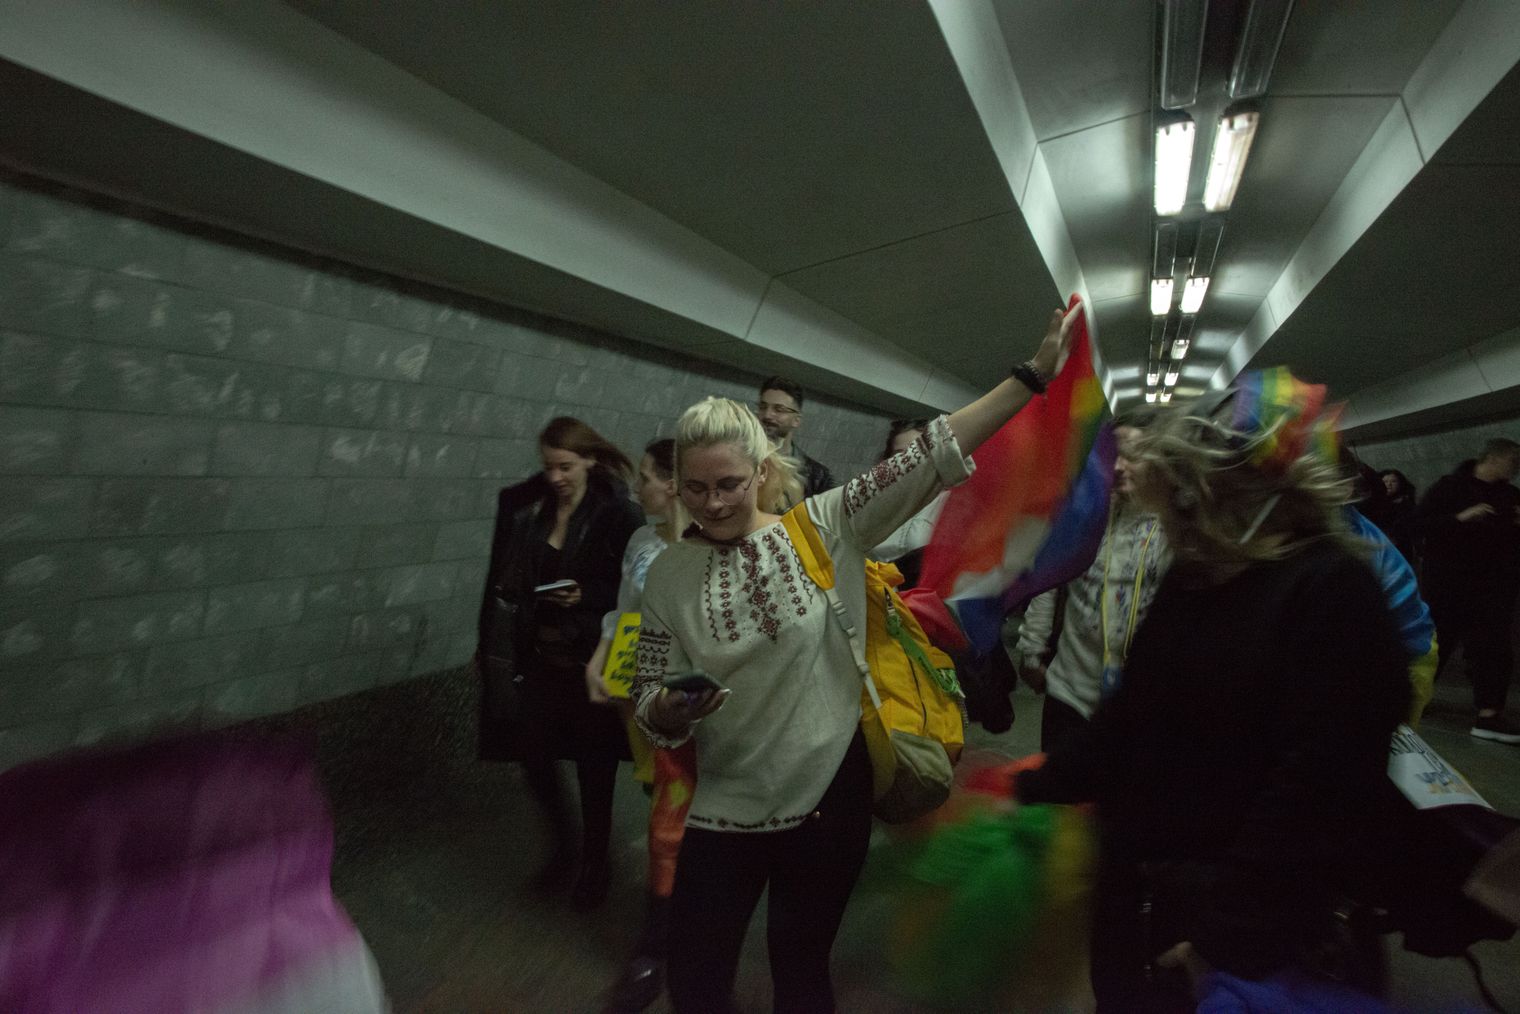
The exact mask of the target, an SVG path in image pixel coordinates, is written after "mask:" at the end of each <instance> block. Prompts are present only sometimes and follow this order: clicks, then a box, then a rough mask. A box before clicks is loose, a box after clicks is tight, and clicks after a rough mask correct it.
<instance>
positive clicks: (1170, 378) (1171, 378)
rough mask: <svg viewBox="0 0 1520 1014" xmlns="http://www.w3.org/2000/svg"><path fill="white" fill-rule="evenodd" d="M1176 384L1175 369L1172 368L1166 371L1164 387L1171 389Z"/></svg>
mask: <svg viewBox="0 0 1520 1014" xmlns="http://www.w3.org/2000/svg"><path fill="white" fill-rule="evenodd" d="M1176 383H1177V367H1175V366H1173V367H1172V368H1171V369H1170V370H1167V371H1166V386H1167V387H1172V386H1174V385H1175V384H1176Z"/></svg>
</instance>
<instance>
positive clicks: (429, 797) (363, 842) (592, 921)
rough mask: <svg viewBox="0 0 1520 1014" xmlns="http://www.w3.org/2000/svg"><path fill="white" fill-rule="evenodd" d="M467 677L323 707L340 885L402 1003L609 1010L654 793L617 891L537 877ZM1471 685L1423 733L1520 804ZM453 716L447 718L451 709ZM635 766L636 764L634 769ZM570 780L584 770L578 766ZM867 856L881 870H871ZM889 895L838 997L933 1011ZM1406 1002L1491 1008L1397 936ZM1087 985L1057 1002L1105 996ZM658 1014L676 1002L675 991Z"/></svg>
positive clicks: (1517, 1006)
mask: <svg viewBox="0 0 1520 1014" xmlns="http://www.w3.org/2000/svg"><path fill="white" fill-rule="evenodd" d="M460 676H461V674H453V675H452V676H450V677H449V678H447V679H438V680H433V681H423V682H422V683H419V684H418V685H416V686H415V687H414V688H413V689H412V691H411V693H412V694H413V699H410V700H406V701H401V702H394V701H393V702H391V703H390V704H388V705H387V713H386V714H385V715H383V716H380V717H378V718H377V717H376V716H375V715H374V714H373V713H371V714H367V715H365V716H363V717H349V718H343V719H337V720H336V721H338V722H340V723H341V722H348V723H351V726H352V727H351V728H349V729H347V730H345V729H342V728H339V729H336V730H335V729H333V728H332V725H333V723H334V721H335V719H334V718H333V717H332V716H328V717H327V718H326V719H324V728H323V734H322V740H323V744H322V753H323V755H324V756H323V767H324V771H325V774H326V777H327V780H328V784H329V789H330V791H331V793H332V797H333V803H334V814H335V818H336V821H337V830H338V837H337V852H336V856H335V862H334V886H335V889H336V891H337V894H338V896H339V897H340V898H341V900H342V901H343V903H344V904H345V905H346V906H347V908H348V911H349V913H350V914H351V915H352V917H353V919H354V921H355V922H356V923H357V924H358V926H359V929H360V931H361V932H362V933H363V934H364V937H365V939H366V940H367V941H368V943H369V945H370V947H371V949H372V950H373V952H374V954H375V957H376V960H377V961H378V962H379V966H380V972H381V975H382V976H383V978H384V980H385V985H386V988H387V991H388V992H389V994H390V997H391V1000H392V1002H393V1004H394V1007H395V1010H396V1011H398V1012H411V1011H440V1012H444V1011H447V1012H453V1011H459V1012H472V1011H513V1012H517V1011H521V1012H539V1011H543V1012H561V1011H563V1012H579V1011H588V1012H595V1011H599V1010H601V1009H602V1008H603V1005H604V1002H605V997H606V990H607V987H608V986H609V985H610V984H611V983H612V981H613V980H614V978H615V977H616V975H617V972H618V970H619V968H620V966H621V962H622V960H623V959H624V958H625V957H626V955H627V954H628V952H629V948H630V946H631V945H632V943H633V940H634V937H635V934H636V933H637V931H638V928H639V923H640V918H641V915H642V905H643V901H642V875H643V869H644V845H643V833H644V827H645V825H644V821H645V816H646V812H647V811H646V809H645V800H644V796H643V794H642V793H641V792H640V791H639V788H638V786H637V785H635V784H634V782H633V781H632V779H631V778H628V777H625V778H624V779H622V780H621V781H620V783H619V788H618V795H617V804H616V816H615V832H614V839H613V864H614V873H615V881H614V886H613V890H612V893H611V895H610V897H609V898H608V901H607V903H606V905H605V906H604V907H603V908H602V909H601V910H599V911H597V912H595V913H592V914H588V915H583V914H577V913H575V912H573V911H572V910H571V909H570V906H569V903H568V898H566V897H559V898H545V897H542V896H540V895H538V894H536V893H535V892H534V890H533V889H532V887H531V886H530V884H529V881H530V879H531V878H532V876H533V874H534V873H535V872H536V870H537V867H538V865H539V864H540V863H541V862H542V860H543V858H544V856H543V853H542V851H541V849H542V839H541V838H540V827H539V824H538V823H537V821H536V819H535V815H534V813H533V811H532V809H531V807H530V803H529V800H528V798H527V794H526V790H525V789H524V788H523V787H522V785H521V784H520V782H519V780H518V775H517V771H516V769H515V767H511V766H499V765H492V766H485V765H479V764H475V763H473V761H471V760H470V758H469V757H468V756H467V751H466V748H465V745H464V744H465V740H466V739H467V738H468V737H467V729H468V726H469V717H470V716H469V711H470V708H471V704H470V701H469V684H468V681H467V680H466V679H461V678H460ZM1469 694H1470V691H1469V690H1468V688H1467V686H1466V685H1465V684H1455V685H1450V684H1443V685H1441V686H1439V687H1438V688H1437V697H1436V700H1435V701H1434V702H1432V705H1431V707H1430V709H1429V711H1428V712H1427V714H1426V721H1425V724H1424V727H1423V729H1422V731H1423V732H1424V734H1425V737H1426V739H1427V740H1428V741H1429V742H1430V744H1431V745H1432V746H1433V747H1434V748H1435V749H1436V750H1437V751H1438V752H1440V753H1441V754H1442V755H1443V756H1445V757H1446V759H1447V760H1448V761H1449V762H1451V763H1452V764H1453V765H1454V766H1456V767H1457V769H1458V770H1460V771H1462V772H1463V773H1464V774H1466V775H1467V776H1468V778H1469V779H1470V780H1471V781H1472V782H1473V783H1474V784H1475V786H1476V787H1477V788H1478V790H1479V791H1480V792H1481V793H1483V794H1484V795H1485V796H1486V798H1487V799H1488V800H1489V802H1491V803H1492V804H1493V805H1494V806H1496V807H1497V808H1498V809H1500V810H1502V811H1504V812H1507V813H1511V814H1520V747H1514V746H1504V745H1500V744H1494V743H1487V742H1478V741H1476V740H1473V739H1471V738H1470V737H1469V736H1468V735H1467V719H1468V715H1469V712H1468V711H1467V701H1468V700H1470V697H1469ZM1015 705H1016V710H1017V719H1016V722H1015V725H1014V728H1013V729H1012V730H1011V731H1009V732H1008V733H1005V734H1003V735H1000V736H991V735H988V734H986V733H984V732H981V731H980V730H979V729H973V736H972V742H971V744H970V747H971V749H970V750H969V751H968V756H967V758H966V760H965V762H964V764H966V765H969V766H973V767H974V766H979V765H983V764H987V763H996V762H997V761H999V760H1000V759H1002V758H1008V757H1017V756H1022V755H1024V754H1026V753H1029V752H1032V751H1033V750H1034V748H1035V744H1036V742H1037V739H1038V729H1039V718H1040V705H1041V701H1040V698H1038V697H1036V696H1034V695H1033V694H1031V693H1029V692H1028V691H1027V690H1024V689H1023V688H1021V689H1020V692H1019V694H1018V695H1017V696H1016V698H1015ZM440 714H445V715H447V720H444V719H440V717H439V716H440ZM626 771H627V768H626V766H625V768H624V772H625V774H626ZM567 782H568V783H570V784H573V777H570V778H567ZM869 875H870V870H869V868H868V870H867V876H869ZM885 904H886V903H885V902H883V901H881V900H879V898H877V897H874V896H870V895H860V894H857V897H856V900H855V902H854V903H853V904H852V906H851V910H850V912H849V913H848V914H847V916H846V918H845V922H844V926H843V928H842V929H841V933H840V938H839V942H838V944H837V945H836V947H835V953H834V969H835V984H836V988H837V991H838V998H839V1009H840V1010H841V1011H870V1012H878V1011H879V1012H888V1014H895V1012H907V1011H914V1010H920V1009H923V1008H920V1007H916V1006H915V1005H913V1004H912V1003H910V1002H908V1001H907V1000H905V999H904V998H903V997H902V996H901V995H900V994H898V993H897V992H895V991H894V988H893V984H892V982H891V981H890V978H889V976H888V975H887V974H886V971H885V967H884V959H883V958H882V956H881V953H880V946H881V935H880V934H879V932H877V930H878V928H879V926H880V925H881V923H882V921H883V919H884V917H885V915H886V912H887V910H886V907H885ZM1385 947H1386V948H1387V950H1388V951H1389V958H1390V969H1391V972H1390V979H1391V999H1392V1000H1393V1001H1394V1002H1395V1003H1397V1004H1398V1005H1399V1006H1400V1007H1401V1008H1403V1009H1407V1010H1413V1011H1461V1010H1486V1009H1488V1008H1487V1007H1485V1006H1484V1005H1483V1003H1482V1000H1481V998H1480V994H1479V992H1478V990H1477V988H1476V987H1475V985H1474V980H1473V975H1472V972H1471V970H1470V969H1469V968H1468V966H1467V965H1466V964H1465V963H1464V962H1463V961H1461V960H1460V959H1441V960H1436V959H1430V958H1423V957H1418V956H1415V955H1411V954H1408V953H1406V952H1404V951H1402V950H1401V949H1400V948H1399V947H1398V946H1397V942H1396V939H1386V938H1385ZM1475 953H1476V955H1477V956H1478V958H1479V959H1480V961H1481V964H1482V967H1483V971H1484V975H1485V979H1486V981H1487V983H1488V986H1489V989H1490V991H1491V993H1492V994H1493V995H1494V997H1495V999H1497V1000H1498V1001H1499V1002H1500V1003H1501V1004H1502V1005H1503V1007H1504V1008H1505V1009H1506V1010H1509V1011H1520V939H1512V940H1510V941H1509V942H1507V943H1502V944H1501V943H1493V942H1486V943H1483V944H1479V945H1478V946H1477V947H1476V948H1475ZM1084 992H1085V991H1084V990H1082V989H1078V990H1077V991H1075V992H1074V993H1073V994H1072V995H1071V996H1070V998H1069V1001H1068V1002H1067V1003H1065V1004H1064V1005H1062V1006H1061V1007H1060V1009H1067V1010H1085V1009H1090V997H1087V996H1085V995H1083V993H1084ZM737 993H738V1003H739V1009H740V1010H741V1011H745V1012H751V1011H753V1012H760V1011H768V1010H770V983H769V973H768V970H767V963H766V956H765V938H764V904H763V902H762V904H761V907H760V910H759V911H758V912H757V913H756V918H755V921H754V923H753V925H752V926H751V928H750V935H749V938H748V940H747V942H746V946H745V951H744V956H743V959H742V962H741V965H740V970H739V981H738V989H737ZM649 1010H651V1011H654V1012H664V1011H668V1010H669V1006H668V1003H667V1002H666V1001H665V999H664V998H661V999H660V1000H659V1001H657V1002H656V1003H655V1004H654V1005H653V1006H651V1007H650V1008H649Z"/></svg>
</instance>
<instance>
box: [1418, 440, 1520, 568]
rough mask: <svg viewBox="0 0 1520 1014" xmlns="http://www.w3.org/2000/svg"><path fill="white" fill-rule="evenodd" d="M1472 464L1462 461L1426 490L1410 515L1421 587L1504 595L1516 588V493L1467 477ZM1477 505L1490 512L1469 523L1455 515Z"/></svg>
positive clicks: (1519, 500)
mask: <svg viewBox="0 0 1520 1014" xmlns="http://www.w3.org/2000/svg"><path fill="white" fill-rule="evenodd" d="M1476 464H1477V463H1476V462H1473V461H1464V462H1463V463H1462V464H1461V465H1459V466H1457V470H1456V471H1455V472H1453V473H1451V474H1450V475H1447V476H1443V477H1442V478H1440V479H1439V480H1437V481H1436V484H1435V485H1434V486H1432V487H1430V491H1429V492H1427V493H1426V494H1425V498H1424V499H1423V500H1421V501H1420V507H1419V511H1418V513H1417V514H1416V516H1415V521H1416V529H1417V531H1418V534H1419V535H1420V537H1421V538H1422V539H1423V543H1424V545H1423V559H1424V571H1423V574H1422V575H1421V576H1422V578H1423V579H1424V581H1425V582H1426V583H1427V585H1432V586H1435V588H1436V590H1437V591H1438V592H1439V591H1445V590H1447V589H1449V588H1452V587H1454V586H1462V587H1466V588H1473V587H1480V588H1482V589H1483V590H1485V591H1487V590H1491V589H1493V590H1509V591H1512V590H1513V589H1514V587H1515V586H1516V584H1520V525H1516V523H1515V509H1516V508H1517V507H1520V489H1516V488H1515V487H1514V486H1513V485H1512V484H1511V483H1508V482H1502V481H1500V482H1484V481H1482V480H1481V479H1479V478H1477V477H1476V476H1474V475H1473V469H1474V468H1475V467H1476ZM1480 503H1486V504H1489V505H1490V506H1492V507H1493V508H1494V513H1493V514H1491V515H1489V516H1487V517H1482V518H1476V519H1474V520H1472V521H1458V520H1457V515H1458V514H1460V513H1461V512H1462V511H1464V510H1466V509H1467V508H1469V507H1473V506H1476V505H1477V504H1480Z"/></svg>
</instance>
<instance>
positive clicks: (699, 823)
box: [686, 813, 812, 831]
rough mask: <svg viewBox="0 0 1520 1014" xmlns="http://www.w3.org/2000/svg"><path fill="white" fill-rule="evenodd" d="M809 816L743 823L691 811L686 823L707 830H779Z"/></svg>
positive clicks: (794, 824)
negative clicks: (704, 815)
mask: <svg viewBox="0 0 1520 1014" xmlns="http://www.w3.org/2000/svg"><path fill="white" fill-rule="evenodd" d="M810 816H812V814H810V813H804V814H802V815H801V816H799V817H771V818H770V819H769V820H760V821H756V822H755V823H753V824H745V823H741V822H740V821H737V820H729V819H727V818H726V817H717V818H713V817H703V816H700V815H698V814H695V813H693V814H688V815H687V817H686V823H688V824H690V825H691V826H692V827H700V828H705V829H706V830H709V831H781V830H784V829H786V828H789V827H796V826H797V825H798V824H801V823H802V822H803V821H804V820H807V819H808V817H810Z"/></svg>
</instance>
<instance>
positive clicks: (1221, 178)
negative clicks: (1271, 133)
mask: <svg viewBox="0 0 1520 1014" xmlns="http://www.w3.org/2000/svg"><path fill="white" fill-rule="evenodd" d="M1260 122H1261V114H1260V113H1258V112H1257V111H1256V110H1254V109H1236V110H1226V111H1225V113H1224V115H1223V116H1221V117H1220V118H1219V123H1218V124H1217V125H1216V126H1215V128H1214V148H1213V151H1212V152H1211V154H1210V155H1209V171H1208V176H1207V177H1205V179H1204V184H1203V208H1204V210H1205V211H1227V210H1229V207H1230V205H1231V204H1232V203H1233V202H1234V200H1235V191H1236V190H1238V189H1239V188H1240V177H1241V176H1242V174H1244V173H1245V170H1246V158H1247V156H1249V155H1250V153H1251V142H1252V141H1254V140H1256V127H1257V125H1258V124H1259V123H1260ZM1196 134H1197V131H1196V129H1195V128H1194V125H1193V118H1192V117H1191V116H1188V115H1187V114H1185V113H1182V114H1177V115H1174V116H1168V117H1167V118H1166V119H1165V120H1163V121H1162V122H1161V123H1159V124H1157V125H1156V182H1155V195H1154V198H1155V205H1156V214H1158V215H1160V216H1161V217H1163V218H1166V217H1169V216H1171V215H1175V214H1177V213H1178V212H1180V211H1181V210H1182V208H1183V206H1184V205H1186V204H1187V192H1188V180H1189V179H1190V178H1191V176H1192V170H1193V142H1194V140H1195V136H1196Z"/></svg>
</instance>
